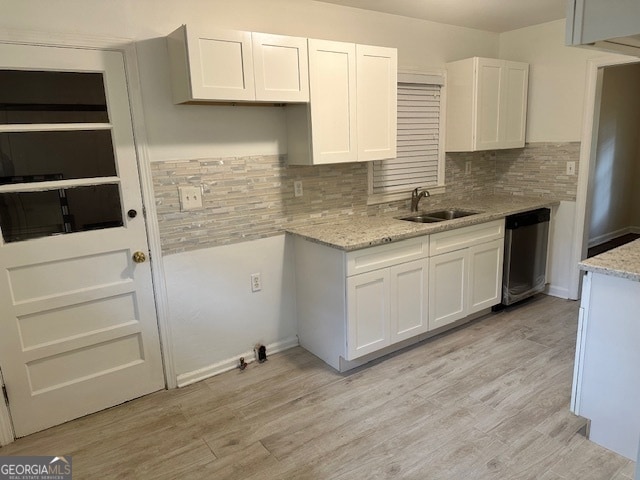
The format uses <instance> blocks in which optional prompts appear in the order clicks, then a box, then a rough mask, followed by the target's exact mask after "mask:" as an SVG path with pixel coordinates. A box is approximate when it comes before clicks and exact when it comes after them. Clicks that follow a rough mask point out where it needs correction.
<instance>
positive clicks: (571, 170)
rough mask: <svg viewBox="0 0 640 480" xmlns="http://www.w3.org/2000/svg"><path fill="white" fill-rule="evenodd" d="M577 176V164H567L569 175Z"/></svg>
mask: <svg viewBox="0 0 640 480" xmlns="http://www.w3.org/2000/svg"><path fill="white" fill-rule="evenodd" d="M575 174H576V162H567V175H575Z"/></svg>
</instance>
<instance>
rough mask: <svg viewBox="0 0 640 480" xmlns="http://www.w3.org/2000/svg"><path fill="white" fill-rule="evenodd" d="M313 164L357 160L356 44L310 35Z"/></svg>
mask: <svg viewBox="0 0 640 480" xmlns="http://www.w3.org/2000/svg"><path fill="white" fill-rule="evenodd" d="M309 87H310V99H311V105H310V106H311V131H312V158H313V164H324V163H341V162H355V161H356V160H357V157H358V149H357V143H356V134H357V130H356V46H355V44H353V43H342V42H330V41H326V40H313V39H309Z"/></svg>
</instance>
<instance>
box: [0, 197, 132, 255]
mask: <svg viewBox="0 0 640 480" xmlns="http://www.w3.org/2000/svg"><path fill="white" fill-rule="evenodd" d="M0 225H1V228H2V236H3V238H4V241H5V242H7V243H9V242H16V241H21V240H28V239H31V238H39V237H46V236H49V235H58V234H63V233H72V232H83V231H88V230H98V229H102V228H110V227H121V226H123V225H124V223H123V219H122V206H121V203H120V191H119V187H118V185H94V186H89V187H75V188H65V189H56V190H47V191H43V192H11V193H2V194H0Z"/></svg>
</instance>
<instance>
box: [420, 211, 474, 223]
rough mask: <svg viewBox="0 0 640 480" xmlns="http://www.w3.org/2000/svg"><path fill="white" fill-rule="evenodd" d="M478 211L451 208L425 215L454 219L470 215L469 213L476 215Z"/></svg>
mask: <svg viewBox="0 0 640 480" xmlns="http://www.w3.org/2000/svg"><path fill="white" fill-rule="evenodd" d="M477 213H478V212H471V211H469V210H458V209H455V208H453V209H450V210H439V211H437V212H429V213H425V214H424V215H426V216H428V217H432V218H440V219H442V220H453V219H454V218H462V217H468V216H469V215H476V214H477Z"/></svg>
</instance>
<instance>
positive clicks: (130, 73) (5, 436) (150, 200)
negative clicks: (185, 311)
mask: <svg viewBox="0 0 640 480" xmlns="http://www.w3.org/2000/svg"><path fill="white" fill-rule="evenodd" d="M0 43H5V44H24V45H40V46H49V47H70V48H82V49H93V50H112V51H117V52H120V53H122V55H123V58H124V66H125V74H126V81H127V87H128V91H129V105H130V110H131V119H132V126H133V136H134V140H135V150H136V157H137V163H138V175H139V180H140V188H141V192H142V204H143V208H144V210H145V212H146V216H145V222H146V227H147V238H148V242H149V252H150V258H149V261H150V262H151V279H152V283H153V285H152V288H153V293H154V301H155V305H156V314H157V322H158V331H159V334H160V350H161V354H162V363H163V367H164V378H165V386H166V388H177V380H176V370H175V363H174V358H173V348H172V347H173V340H172V333H171V326H170V324H169V305H168V298H167V289H166V282H165V276H164V263H163V259H162V247H161V243H160V229H159V226H158V216H157V213H156V204H155V197H154V194H153V179H152V175H151V167H150V163H149V151H148V147H147V145H148V142H147V135H146V128H145V123H144V110H143V105H142V94H141V86H140V75H139V70H138V58H137V50H136V45H135V41H134V40H133V39H129V38H108V37H96V36H88V35H76V34H74V35H67V34H63V33H57V34H56V33H44V32H31V31H22V30H11V29H4V28H0ZM0 375H1V374H0ZM14 439H15V437H14V432H13V427H12V425H11V417H10V414H9V409H8V407H7V405H6V404H5V402H4V398H0V446H2V445H6V444H8V443H11V442H13V441H14Z"/></svg>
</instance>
